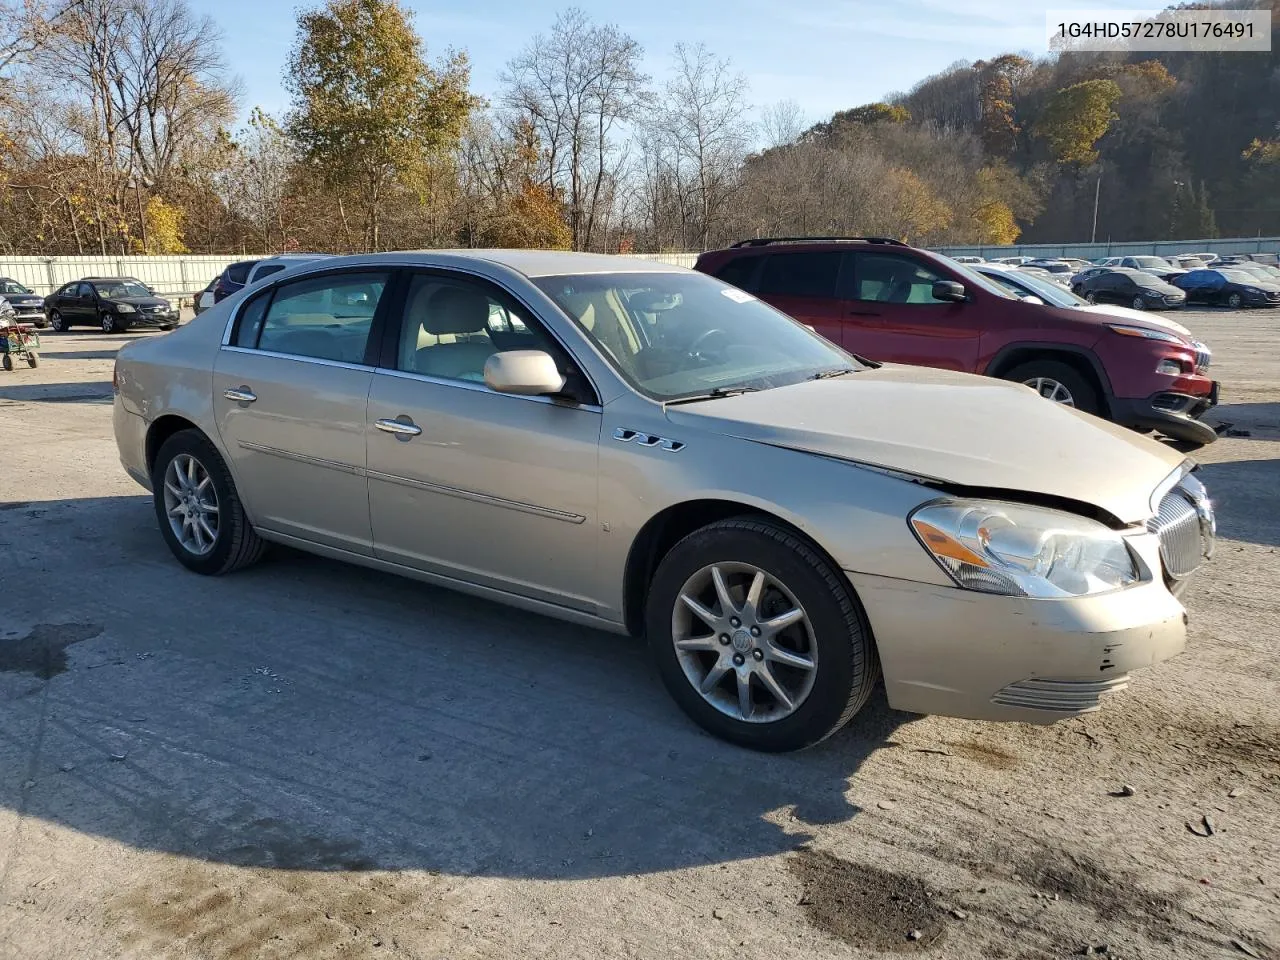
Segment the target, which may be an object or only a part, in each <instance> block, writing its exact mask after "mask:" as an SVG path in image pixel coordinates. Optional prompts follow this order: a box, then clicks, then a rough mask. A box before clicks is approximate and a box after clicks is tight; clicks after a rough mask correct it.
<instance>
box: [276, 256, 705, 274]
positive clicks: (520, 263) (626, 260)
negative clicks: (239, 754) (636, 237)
mask: <svg viewBox="0 0 1280 960" xmlns="http://www.w3.org/2000/svg"><path fill="white" fill-rule="evenodd" d="M320 259H323V266H320V267H319V269H334V268H339V267H348V266H380V265H383V264H395V265H397V266H404V265H408V266H422V267H449V266H465V265H466V264H467V263H469V262H471V263H476V262H481V263H488V264H497V265H499V266H503V267H506V268H508V269H510V270H513V271H515V272H516V273H520V274H523V275H524V276H525V277H528V278H531V279H532V278H536V277H558V276H565V275H568V274H585V273H691V272H692V271H691V270H689V269H688V268H686V267H678V266H674V265H672V264H669V263H663V262H662V261H658V260H642V259H640V258H639V257H626V256H619V255H615V254H609V253H573V252H569V251H564V250H499V249H492V250H490V249H459V250H409V251H400V252H388V253H365V254H355V255H352V256H326V257H323V258H316V260H313V261H312V262H311V263H310V264H309V266H311V267H316V266H317V263H316V261H317V260H320ZM307 272H310V270H308V271H307ZM274 279H275V276H273V277H272V280H274Z"/></svg>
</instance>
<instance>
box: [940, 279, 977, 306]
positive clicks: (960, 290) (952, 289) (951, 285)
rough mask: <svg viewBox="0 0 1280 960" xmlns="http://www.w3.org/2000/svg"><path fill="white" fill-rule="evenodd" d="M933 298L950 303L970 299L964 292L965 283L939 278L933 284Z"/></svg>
mask: <svg viewBox="0 0 1280 960" xmlns="http://www.w3.org/2000/svg"><path fill="white" fill-rule="evenodd" d="M933 299H935V300H942V301H945V302H950V303H963V302H964V301H965V300H967V299H969V295H968V294H967V293H965V292H964V284H963V283H956V282H955V281H954V280H939V281H937V282H936V283H935V284H934V285H933Z"/></svg>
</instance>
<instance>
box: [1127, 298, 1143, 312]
mask: <svg viewBox="0 0 1280 960" xmlns="http://www.w3.org/2000/svg"><path fill="white" fill-rule="evenodd" d="M1129 306H1131V307H1133V309H1135V310H1145V309H1146V307H1147V302H1146V301H1145V300H1143V299H1142V298H1141V297H1134V298H1133V303H1131V304H1129Z"/></svg>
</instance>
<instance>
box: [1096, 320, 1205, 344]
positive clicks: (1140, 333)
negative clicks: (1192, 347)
mask: <svg viewBox="0 0 1280 960" xmlns="http://www.w3.org/2000/svg"><path fill="white" fill-rule="evenodd" d="M1107 327H1108V328H1109V329H1110V330H1111V332H1112V333H1118V334H1120V335H1121V336H1124V337H1141V338H1142V339H1144V340H1163V341H1164V342H1166V343H1180V344H1182V345H1183V346H1186V343H1187V342H1186V341H1185V340H1183V339H1182V338H1181V337H1180V336H1178V335H1177V334H1176V333H1171V332H1169V331H1167V330H1152V329H1150V328H1149V327H1127V326H1125V325H1124V324H1122V323H1109V324H1107Z"/></svg>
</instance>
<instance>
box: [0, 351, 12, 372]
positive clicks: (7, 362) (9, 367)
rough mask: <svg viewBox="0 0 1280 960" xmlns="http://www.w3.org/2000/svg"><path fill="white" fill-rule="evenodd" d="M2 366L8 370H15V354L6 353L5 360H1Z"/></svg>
mask: <svg viewBox="0 0 1280 960" xmlns="http://www.w3.org/2000/svg"><path fill="white" fill-rule="evenodd" d="M0 366H3V367H4V368H5V369H6V370H12V369H13V354H11V353H6V354H5V355H4V358H3V359H0Z"/></svg>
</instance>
